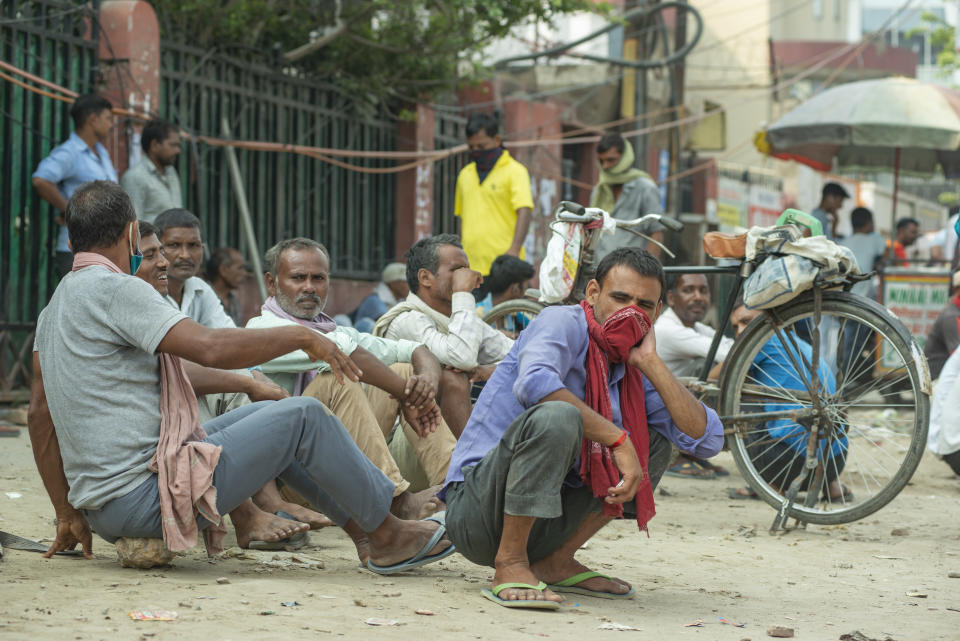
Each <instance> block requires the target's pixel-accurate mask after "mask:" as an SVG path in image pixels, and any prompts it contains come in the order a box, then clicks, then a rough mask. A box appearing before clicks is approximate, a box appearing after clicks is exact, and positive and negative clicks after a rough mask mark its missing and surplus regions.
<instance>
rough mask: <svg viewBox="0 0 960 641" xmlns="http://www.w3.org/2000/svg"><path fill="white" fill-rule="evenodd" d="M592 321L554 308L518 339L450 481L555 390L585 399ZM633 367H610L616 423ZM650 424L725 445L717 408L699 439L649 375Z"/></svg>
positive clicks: (697, 444)
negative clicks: (684, 428) (681, 423)
mask: <svg viewBox="0 0 960 641" xmlns="http://www.w3.org/2000/svg"><path fill="white" fill-rule="evenodd" d="M589 344H590V338H589V334H588V333H587V320H586V318H585V317H584V312H583V308H582V307H580V306H579V305H567V306H557V307H548V308H546V309H545V310H543V311H542V312H540V314H539V315H538V316H537V317H536V318H535V319H534V320H533V322H532V323H530V326H529V327H527V329H525V330H524V331H523V333H522V334H520V338H518V339H517V341H516V344H515V345H514V346H513V349H511V350H510V353H509V354H508V355H507V357H506V358H505V359H504V361H503V362H502V363H500V365H498V366H497V369H496V371H495V372H494V373H493V376H491V377H490V380H489V381H487V384H486V385H485V386H484V388H483V392H481V394H480V398H479V399H478V400H477V404H476V406H474V408H473V412H472V413H471V414H470V420H469V421H468V422H467V426H466V428H465V429H464V431H463V434H461V435H460V440H459V441H458V442H457V447H456V449H454V451H453V458H452V459H451V461H450V470H449V472H448V473H447V480H446V483H453V482H455V481H462V480H463V468H464V467H467V466H471V465H476V464H477V462H478V461H480V459H482V458H483V457H484V456H485V455H486V454H487V452H489V451H490V450H492V449H493V448H494V447H496V445H497V444H498V443H499V442H500V439H501V438H502V437H503V434H504V432H506V430H507V428H508V427H510V424H511V423H513V421H514V420H515V419H516V418H517V417H518V416H520V414H522V413H523V412H524V411H526V410H527V409H529V408H530V407H533V406H534V405H536V404H537V403H539V402H540V401H542V400H543V399H544V398H545V397H547V396H549V395H550V394H552V393H554V392H556V391H558V390H561V389H564V388H566V389H567V390H569V391H570V392H572V393H573V394H574V395H575V396H576V397H577V398H581V399H582V398H584V395H585V390H586V383H587V370H586V361H587V347H588V346H589ZM627 367H628V366H627V365H625V364H623V363H618V364H613V365H612V367H611V368H610V405H611V408H612V410H613V423H614V424H615V425H617V427H620V428H621V429H623V419H622V416H621V415H620V385H619V383H620V381H621V379H623V376H624V374H625V373H626V368H627ZM643 390H644V400H645V402H646V408H647V425H648V426H649V428H650V429H652V430H656V431H657V432H659V433H660V434H662V435H663V436H665V437H666V438H667V439H669V440H670V442H672V443H674V444H675V445H676V446H677V447H679V448H680V449H681V450H683V451H685V452H690V453H692V454H693V455H694V456H697V457H701V458H706V457H710V456H714V455H715V454H717V452H719V451H720V448H721V447H723V425H722V424H721V423H720V419H719V418H718V417H717V413H716V412H715V411H713V410H712V409H710V408H708V407H706V406H703V408H704V411H705V412H706V415H707V426H706V429H705V431H704V434H703V436H701V437H700V438H693V437H692V436H689V435H687V434H685V433H683V432H681V431H680V429H679V428H677V426H676V424H675V423H674V422H673V418H672V417H671V416H670V412H669V411H667V407H666V405H665V404H664V402H663V399H662V398H661V397H660V394H659V393H658V392H657V390H656V388H655V387H654V386H653V383H651V382H650V381H649V380H648V379H647V378H646V377H644V379H643Z"/></svg>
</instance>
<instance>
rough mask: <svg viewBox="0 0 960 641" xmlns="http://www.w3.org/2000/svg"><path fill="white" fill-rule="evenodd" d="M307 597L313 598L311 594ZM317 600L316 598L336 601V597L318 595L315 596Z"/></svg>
mask: <svg viewBox="0 0 960 641" xmlns="http://www.w3.org/2000/svg"><path fill="white" fill-rule="evenodd" d="M307 596H313V594H312V593H311V594H308V595H307ZM317 598H318V599H336V598H337V597H335V596H328V595H326V594H318V595H317Z"/></svg>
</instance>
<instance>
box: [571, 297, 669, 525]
mask: <svg viewBox="0 0 960 641" xmlns="http://www.w3.org/2000/svg"><path fill="white" fill-rule="evenodd" d="M580 306H581V307H583V313H584V315H585V316H586V319H587V330H588V332H589V335H590V346H589V347H588V348H587V363H586V370H587V387H586V394H585V398H584V402H585V403H586V404H587V405H589V406H590V408H591V409H593V410H594V411H595V412H597V413H598V414H600V415H601V416H603V417H604V418H606V419H607V420H613V409H612V407H611V405H610V387H609V380H610V365H609V363H611V362H612V363H626V362H627V359H628V358H629V357H630V350H632V349H633V348H634V347H636V346H637V345H638V344H639V343H640V341H641V340H643V337H644V336H646V335H647V333H648V332H649V331H650V327H651V323H650V317H649V316H647V314H646V312H644V311H643V310H642V309H640V308H639V307H637V306H636V305H630V306H628V307H624V308H623V309H620V310H618V311H617V312H616V313H614V314H612V315H611V316H610V318H608V319H607V320H606V321H605V322H604V323H603V324H602V325H601V324H600V323H598V322H597V319H596V316H594V313H593V306H592V305H590V304H589V303H588V302H587V301H582V302H581V303H580ZM620 415H621V417H622V418H623V425H624V427H625V428H626V431H627V432H628V433H629V434H630V441H631V442H632V443H633V448H634V449H635V450H636V452H637V457H638V458H639V459H640V467H641V469H642V470H643V480H642V481H641V482H640V485H639V486H638V487H637V496H636V502H637V526H638V527H639V528H640V529H641V530H646V529H647V522H648V521H649V520H650V519H651V518H653V515H654V514H655V513H656V510H655V508H654V503H653V487H652V486H651V484H650V475H649V474H648V473H647V467H648V464H649V459H650V434H649V432H648V431H647V408H646V403H645V401H644V396H643V375H642V374H641V373H640V370H638V369H637V368H635V367H631V366H630V365H627V366H626V373H625V375H624V377H623V380H622V381H621V383H620ZM580 478H581V479H582V480H583V482H584V484H586V486H587V487H589V488H590V490H591V491H592V492H593V495H594V496H596V497H597V498H599V499H600V500H603V499H604V498H606V496H607V491H608V490H609V489H610V488H611V487H614V486H615V485H616V484H617V483H619V482H620V471H619V470H618V469H617V466H616V465H615V464H614V462H613V456H612V454H611V451H610V448H608V447H606V446H605V445H601V444H600V443H597V442H596V441H591V440H589V439H586V438H585V439H583V444H582V445H581V448H580ZM603 513H604V514H605V515H606V516H612V517H619V516H623V506H622V505H620V504H611V503H606V502H604V503H603Z"/></svg>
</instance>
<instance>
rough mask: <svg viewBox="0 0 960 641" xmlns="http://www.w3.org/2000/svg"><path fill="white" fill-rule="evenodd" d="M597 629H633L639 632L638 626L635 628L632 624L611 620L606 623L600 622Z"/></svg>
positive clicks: (623, 630)
mask: <svg viewBox="0 0 960 641" xmlns="http://www.w3.org/2000/svg"><path fill="white" fill-rule="evenodd" d="M597 629H598V630H618V631H620V632H625V631H633V632H640V631H641V630H640V628H635V627H633V626H632V625H623V624H622V623H614V622H613V621H607V622H606V623H601V624H600V625H599V626H598V627H597Z"/></svg>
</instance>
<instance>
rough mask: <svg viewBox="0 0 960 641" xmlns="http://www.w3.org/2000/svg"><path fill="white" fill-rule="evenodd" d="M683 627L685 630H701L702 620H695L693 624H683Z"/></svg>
mask: <svg viewBox="0 0 960 641" xmlns="http://www.w3.org/2000/svg"><path fill="white" fill-rule="evenodd" d="M683 627H685V628H702V627H703V619H697V620H696V621H694V622H693V623H685V624H684V626H683Z"/></svg>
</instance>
